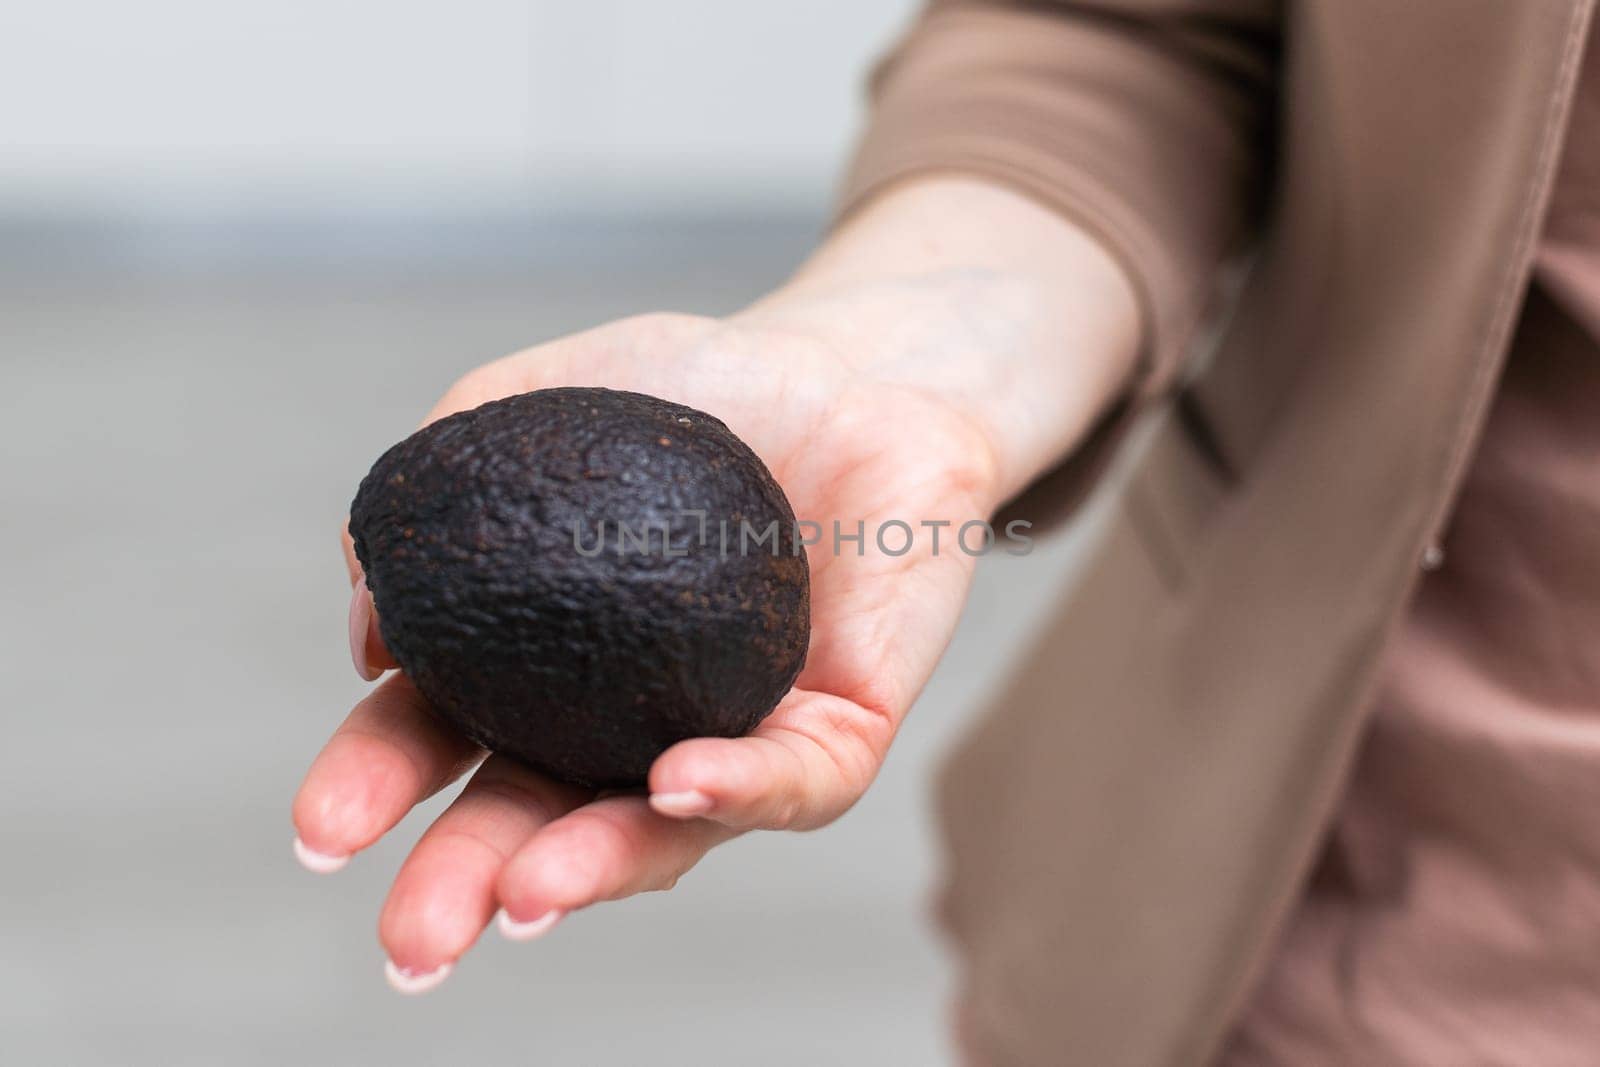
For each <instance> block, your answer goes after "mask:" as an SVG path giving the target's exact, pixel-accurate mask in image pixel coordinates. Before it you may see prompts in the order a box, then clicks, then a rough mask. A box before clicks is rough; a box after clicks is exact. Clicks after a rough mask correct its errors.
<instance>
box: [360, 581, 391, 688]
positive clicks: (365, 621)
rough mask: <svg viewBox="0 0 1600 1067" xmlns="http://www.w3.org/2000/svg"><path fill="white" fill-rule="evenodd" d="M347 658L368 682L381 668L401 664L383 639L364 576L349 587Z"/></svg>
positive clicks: (381, 674)
mask: <svg viewBox="0 0 1600 1067" xmlns="http://www.w3.org/2000/svg"><path fill="white" fill-rule="evenodd" d="M350 662H351V663H353V664H355V668H356V673H357V674H359V675H360V676H361V678H362V680H363V681H367V682H375V681H377V680H378V679H379V678H382V677H383V672H384V671H387V670H392V669H393V668H395V667H398V666H399V665H400V664H398V663H397V662H395V658H394V657H393V656H391V655H390V654H389V649H388V647H387V646H385V645H384V643H383V635H382V634H381V633H380V632H379V630H378V613H377V609H376V608H374V607H373V605H372V591H371V590H370V589H368V588H367V583H366V579H365V578H363V579H361V581H360V582H359V583H358V584H357V585H356V587H355V588H354V589H352V590H350Z"/></svg>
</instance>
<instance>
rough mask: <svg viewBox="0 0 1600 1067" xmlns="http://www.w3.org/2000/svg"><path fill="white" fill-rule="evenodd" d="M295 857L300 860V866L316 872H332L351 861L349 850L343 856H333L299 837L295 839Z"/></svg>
mask: <svg viewBox="0 0 1600 1067" xmlns="http://www.w3.org/2000/svg"><path fill="white" fill-rule="evenodd" d="M294 858H295V859H297V860H299V861H300V866H302V867H304V868H305V869H306V870H308V871H312V872H314V873H316V874H332V873H333V872H334V871H337V870H338V869H339V868H340V867H343V866H344V865H345V864H347V863H349V862H350V854H349V853H348V852H347V853H345V854H344V855H342V856H331V855H329V854H328V853H326V852H318V851H317V850H316V849H314V848H311V847H310V846H309V845H307V844H306V843H305V842H304V841H302V840H300V838H298V837H296V838H295V839H294Z"/></svg>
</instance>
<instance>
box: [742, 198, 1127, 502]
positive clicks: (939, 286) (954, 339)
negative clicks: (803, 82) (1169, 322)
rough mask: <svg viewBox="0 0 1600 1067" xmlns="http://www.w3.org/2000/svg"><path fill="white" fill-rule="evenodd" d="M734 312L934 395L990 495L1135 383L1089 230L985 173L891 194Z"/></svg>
mask: <svg viewBox="0 0 1600 1067" xmlns="http://www.w3.org/2000/svg"><path fill="white" fill-rule="evenodd" d="M735 321H736V322H742V323H746V324H750V325H757V326H762V327H767V328H777V329H781V330H785V331H787V332H791V333H796V334H803V335H807V336H810V337H812V338H814V339H816V340H819V341H821V342H823V343H825V344H826V345H828V346H829V347H830V348H831V349H832V350H833V351H834V352H835V353H837V355H838V357H839V359H840V360H841V361H843V362H845V363H846V364H847V366H848V370H849V373H850V374H851V375H852V376H856V377H859V378H861V379H865V380H867V381H871V382H876V383H881V384H885V385H890V386H896V387H901V388H907V389H912V390H915V391H916V392H917V393H919V394H921V395H922V396H923V397H928V398H932V399H935V400H937V401H939V402H940V403H941V404H943V405H945V406H946V407H948V408H949V409H950V410H951V411H952V412H954V413H955V414H957V415H958V416H960V417H961V418H962V419H964V420H965V421H966V422H968V423H969V424H971V425H972V426H973V427H974V428H975V429H976V430H977V431H978V432H979V433H980V434H981V435H982V436H983V438H984V439H985V441H986V442H987V445H988V447H989V450H990V451H991V452H992V454H993V456H994V460H995V466H996V481H997V484H996V486H995V487H994V490H995V493H996V494H997V496H998V497H999V498H1000V499H1003V498H1004V497H1006V496H1009V495H1011V494H1012V493H1015V492H1017V491H1018V490H1020V489H1021V488H1022V487H1023V486H1025V485H1026V484H1027V483H1028V482H1029V481H1031V480H1032V479H1033V478H1034V477H1036V476H1037V475H1038V474H1040V473H1042V472H1043V471H1044V470H1047V469H1048V468H1049V467H1051V466H1052V465H1054V464H1055V463H1056V462H1058V461H1059V460H1060V459H1061V458H1062V457H1063V456H1064V455H1066V454H1067V453H1068V452H1069V451H1070V450H1071V449H1072V448H1073V446H1074V445H1076V444H1077V443H1078V441H1079V440H1081V439H1082V437H1083V436H1084V435H1085V434H1086V433H1087V432H1088V430H1089V428H1090V427H1091V426H1092V425H1093V423H1094V421H1095V419H1096V418H1097V417H1098V415H1099V414H1100V413H1101V412H1102V411H1103V410H1104V409H1105V407H1106V405H1107V404H1108V403H1109V402H1110V400H1111V399H1112V398H1113V397H1114V396H1115V395H1116V394H1117V393H1118V392H1119V391H1120V390H1121V389H1122V388H1124V386H1125V385H1126V383H1127V381H1128V378H1129V376H1130V375H1131V373H1132V371H1133V367H1134V364H1135V361H1136V359H1137V352H1138V346H1139V343H1140V322H1139V312H1138V305H1137V301H1136V298H1135V296H1134V292H1133V287H1132V284H1131V282H1130V281H1129V279H1128V277H1127V275H1126V274H1125V272H1124V271H1123V269H1122V268H1121V267H1120V266H1119V265H1118V264H1117V263H1116V261H1115V260H1113V259H1112V257H1111V256H1110V254H1109V253H1108V252H1106V251H1105V249H1104V248H1103V247H1102V246H1101V245H1100V244H1099V242H1098V241H1096V240H1095V239H1094V238H1092V237H1091V236H1089V235H1088V234H1086V233H1085V232H1084V231H1082V230H1081V229H1080V228H1078V227H1077V226H1075V225H1074V224H1073V223H1071V222H1070V221H1068V220H1067V219H1065V218H1063V217H1061V216H1059V215H1057V214H1056V213H1054V212H1052V211H1050V210H1048V209H1047V208H1044V207H1042V206H1040V205H1038V204H1036V203H1034V202H1033V201H1031V200H1029V199H1027V198H1025V197H1023V196H1021V195H1019V194H1015V193H1012V192H1010V191H1008V190H1005V189H1002V188H999V187H997V186H993V185H989V184H987V183H984V182H980V181H975V180H969V179H955V178H931V179H926V180H923V181H917V182H910V183H906V184H904V185H901V186H898V187H896V188H894V189H892V190H889V191H888V192H886V193H884V194H883V195H882V196H880V197H879V198H878V199H876V200H875V201H873V202H872V203H871V204H869V205H867V206H866V207H865V208H863V209H862V210H861V211H859V212H858V213H857V214H856V215H855V216H854V217H852V218H851V219H850V220H848V221H847V222H846V223H845V224H844V225H843V226H841V227H840V228H839V229H838V230H837V231H836V232H835V233H834V234H833V235H831V236H830V237H829V239H828V240H827V241H826V242H825V243H824V244H823V245H822V247H821V248H819V249H818V251H817V252H816V254H815V255H814V256H813V257H812V258H811V259H810V260H809V261H808V262H807V263H806V264H805V265H804V266H803V267H802V268H801V269H800V270H799V271H798V272H797V273H796V275H795V276H794V278H793V279H791V280H790V281H789V282H788V283H787V284H786V285H784V286H782V287H781V288H779V289H778V290H777V291H775V292H774V293H772V294H771V295H769V296H768V297H766V298H764V299H763V300H761V301H759V302H757V303H756V304H755V305H753V306H752V307H750V308H748V309H746V310H745V311H743V312H741V313H739V314H738V315H737V316H735Z"/></svg>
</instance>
